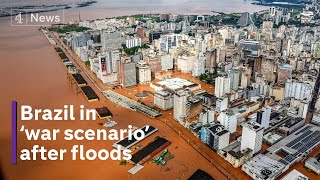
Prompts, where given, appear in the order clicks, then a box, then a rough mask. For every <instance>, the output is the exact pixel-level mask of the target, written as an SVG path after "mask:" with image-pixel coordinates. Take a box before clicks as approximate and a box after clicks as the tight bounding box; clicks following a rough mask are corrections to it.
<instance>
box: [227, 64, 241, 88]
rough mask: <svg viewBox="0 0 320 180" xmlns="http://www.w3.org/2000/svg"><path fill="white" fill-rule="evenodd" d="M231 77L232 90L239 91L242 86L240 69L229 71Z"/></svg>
mask: <svg viewBox="0 0 320 180" xmlns="http://www.w3.org/2000/svg"><path fill="white" fill-rule="evenodd" d="M228 76H229V77H230V86H231V89H232V90H235V91H236V90H238V89H239V84H240V71H239V70H238V69H231V70H229V71H228Z"/></svg>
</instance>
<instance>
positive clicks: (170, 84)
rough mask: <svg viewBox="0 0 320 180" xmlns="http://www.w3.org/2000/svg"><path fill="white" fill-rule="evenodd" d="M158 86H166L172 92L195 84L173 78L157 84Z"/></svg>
mask: <svg viewBox="0 0 320 180" xmlns="http://www.w3.org/2000/svg"><path fill="white" fill-rule="evenodd" d="M156 84H157V85H159V86H165V87H166V88H168V89H171V90H177V89H180V88H183V87H188V86H191V85H193V84H194V83H193V82H190V81H188V80H185V79H181V78H171V79H166V80H164V81H160V82H157V83H156Z"/></svg>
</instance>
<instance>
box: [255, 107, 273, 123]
mask: <svg viewBox="0 0 320 180" xmlns="http://www.w3.org/2000/svg"><path fill="white" fill-rule="evenodd" d="M270 116H271V107H270V106H268V105H267V106H265V107H264V108H262V109H261V110H260V111H258V112H257V117H256V122H257V123H259V124H260V125H261V126H262V127H264V128H265V129H266V128H268V127H269V124H270Z"/></svg>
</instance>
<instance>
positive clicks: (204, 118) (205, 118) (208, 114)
mask: <svg viewBox="0 0 320 180" xmlns="http://www.w3.org/2000/svg"><path fill="white" fill-rule="evenodd" d="M214 114H215V109H214V107H213V106H211V107H208V108H206V107H204V108H203V109H202V112H201V113H200V115H199V122H200V123H202V124H204V125H205V124H210V123H212V122H214Z"/></svg>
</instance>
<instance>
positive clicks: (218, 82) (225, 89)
mask: <svg viewBox="0 0 320 180" xmlns="http://www.w3.org/2000/svg"><path fill="white" fill-rule="evenodd" d="M214 88H215V95H216V96H217V97H218V98H220V97H222V96H224V95H225V94H226V93H229V92H230V78H229V77H221V76H220V77H216V79H215V87H214Z"/></svg>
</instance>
